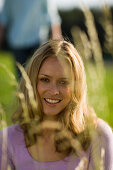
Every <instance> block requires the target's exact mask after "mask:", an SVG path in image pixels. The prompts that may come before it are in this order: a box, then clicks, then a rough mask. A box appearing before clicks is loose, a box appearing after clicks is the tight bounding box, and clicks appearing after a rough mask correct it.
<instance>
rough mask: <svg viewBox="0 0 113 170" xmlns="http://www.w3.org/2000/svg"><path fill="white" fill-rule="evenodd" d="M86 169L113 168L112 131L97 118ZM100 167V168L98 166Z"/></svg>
mask: <svg viewBox="0 0 113 170" xmlns="http://www.w3.org/2000/svg"><path fill="white" fill-rule="evenodd" d="M93 135H94V136H93V138H92V142H91V149H90V161H89V168H88V170H94V169H99V168H100V167H102V168H103V170H113V132H112V129H111V128H110V126H109V125H108V124H107V123H106V122H105V121H103V120H101V119H99V120H98V126H97V131H96V133H94V134H93ZM100 169H101V168H100Z"/></svg>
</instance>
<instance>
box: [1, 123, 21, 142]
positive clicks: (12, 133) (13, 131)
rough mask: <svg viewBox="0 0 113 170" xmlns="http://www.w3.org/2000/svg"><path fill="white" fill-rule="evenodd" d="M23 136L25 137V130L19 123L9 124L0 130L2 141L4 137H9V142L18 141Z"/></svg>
mask: <svg viewBox="0 0 113 170" xmlns="http://www.w3.org/2000/svg"><path fill="white" fill-rule="evenodd" d="M23 137H24V133H23V130H22V129H21V127H20V125H18V124H15V125H11V126H8V127H6V128H3V129H2V130H1V131H0V141H2V140H3V138H7V140H8V142H10V141H11V143H13V142H17V143H18V141H19V140H20V139H23Z"/></svg>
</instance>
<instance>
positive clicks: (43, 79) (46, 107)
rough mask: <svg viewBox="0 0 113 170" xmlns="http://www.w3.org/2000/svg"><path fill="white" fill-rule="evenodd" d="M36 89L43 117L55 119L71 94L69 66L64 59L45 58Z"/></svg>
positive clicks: (68, 100)
mask: <svg viewBox="0 0 113 170" xmlns="http://www.w3.org/2000/svg"><path fill="white" fill-rule="evenodd" d="M37 91H38V94H39V98H40V101H41V103H42V108H43V112H44V117H45V119H55V118H56V116H57V115H58V114H59V113H60V112H61V111H62V110H63V109H64V108H65V107H66V106H67V105H68V103H69V102H70V100H71V94H72V76H71V68H70V66H69V64H67V63H66V62H65V61H64V62H63V63H61V62H60V61H59V60H58V59H57V58H55V57H49V58H47V59H46V60H45V61H44V63H43V64H42V66H41V68H40V71H39V75H38V82H37Z"/></svg>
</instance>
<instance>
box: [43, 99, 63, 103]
mask: <svg viewBox="0 0 113 170" xmlns="http://www.w3.org/2000/svg"><path fill="white" fill-rule="evenodd" d="M45 100H46V101H47V102H48V103H52V104H55V103H58V102H60V100H53V99H45Z"/></svg>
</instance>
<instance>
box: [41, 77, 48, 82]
mask: <svg viewBox="0 0 113 170" xmlns="http://www.w3.org/2000/svg"><path fill="white" fill-rule="evenodd" d="M40 80H41V81H43V82H49V79H48V78H41V79H40Z"/></svg>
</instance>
